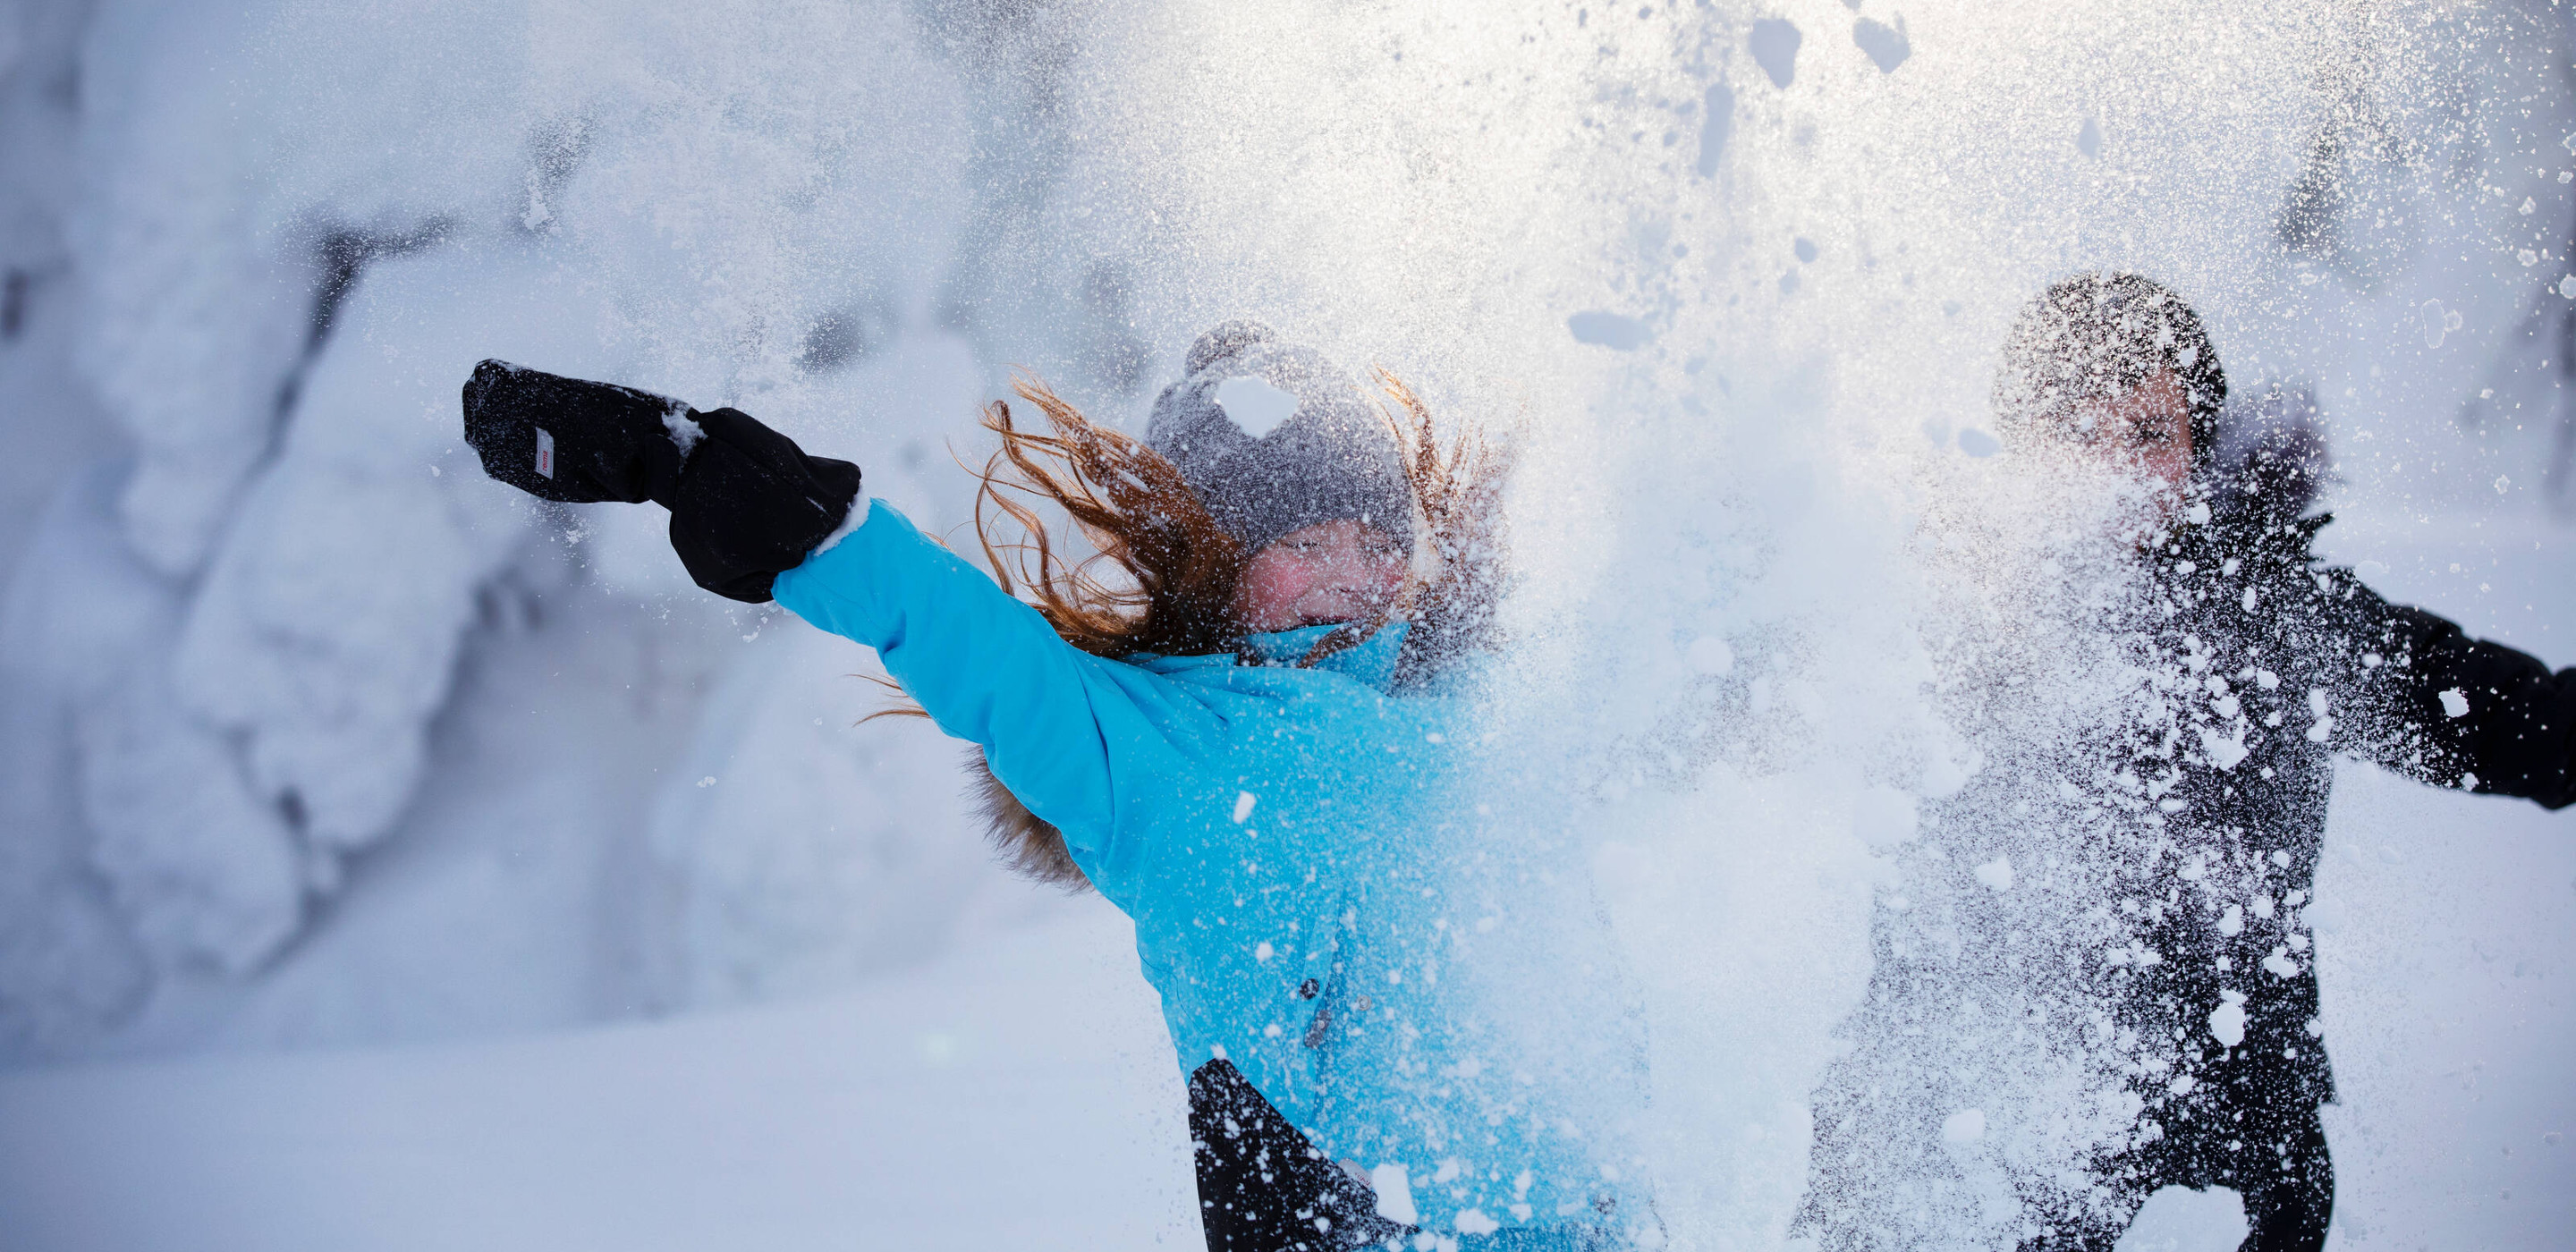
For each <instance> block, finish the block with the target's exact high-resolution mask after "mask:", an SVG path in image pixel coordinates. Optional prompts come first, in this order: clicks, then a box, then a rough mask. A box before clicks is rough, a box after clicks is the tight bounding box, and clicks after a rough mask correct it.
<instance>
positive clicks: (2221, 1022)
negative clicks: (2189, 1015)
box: [2209, 991, 2245, 1048]
mask: <svg viewBox="0 0 2576 1252" xmlns="http://www.w3.org/2000/svg"><path fill="white" fill-rule="evenodd" d="M2218 997H2219V999H2220V1000H2222V1001H2223V1003H2221V1004H2220V1005H2219V1006H2218V1007H2217V1008H2214V1009H2211V1010H2210V1011H2209V1033H2210V1034H2211V1035H2213V1036H2215V1037H2216V1038H2217V1040H2218V1041H2219V1042H2220V1043H2223V1044H2225V1045H2227V1046H2228V1047H2231V1048H2232V1047H2235V1046H2237V1045H2238V1044H2241V1043H2243V1042H2245V993H2244V992H2242V991H2221V992H2219V993H2218Z"/></svg>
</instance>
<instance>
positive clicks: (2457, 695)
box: [2442, 687, 2469, 717]
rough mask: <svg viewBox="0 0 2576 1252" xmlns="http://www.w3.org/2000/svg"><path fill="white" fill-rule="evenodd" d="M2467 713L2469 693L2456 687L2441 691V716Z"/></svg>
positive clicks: (2459, 715)
mask: <svg viewBox="0 0 2576 1252" xmlns="http://www.w3.org/2000/svg"><path fill="white" fill-rule="evenodd" d="M2468 715H2469V693H2467V692H2465V691H2462V690H2460V689H2459V688H2457V687H2453V688H2451V689H2450V690H2448V691H2445V692H2443V693H2442V716H2444V717H2467V716H2468Z"/></svg>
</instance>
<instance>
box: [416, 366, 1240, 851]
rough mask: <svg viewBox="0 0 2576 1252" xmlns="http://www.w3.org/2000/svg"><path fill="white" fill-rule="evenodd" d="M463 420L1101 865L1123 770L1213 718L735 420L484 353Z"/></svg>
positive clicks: (1147, 779) (849, 477)
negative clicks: (889, 707)
mask: <svg viewBox="0 0 2576 1252" xmlns="http://www.w3.org/2000/svg"><path fill="white" fill-rule="evenodd" d="M465 426H466V438H467V440H468V441H469V442H471V443H473V445H474V447H475V449H476V451H477V452H478V453H480V454H481V456H482V458H483V464H484V468H485V470H486V471H487V472H489V473H490V474H491V475H492V476H493V477H494V478H497V479H500V480H501V481H503V482H506V483H509V484H511V485H513V486H516V487H520V488H522V489H523V490H527V491H529V492H531V493H532V494H535V495H538V496H541V497H543V498H546V499H550V500H560V501H568V502H591V501H603V500H620V501H627V502H630V503H640V502H642V501H646V500H652V501H656V502H659V503H661V504H664V505H666V506H668V507H669V508H670V510H671V546H672V547H673V548H674V549H676V550H677V551H678V552H679V554H680V559H681V561H682V563H684V564H685V565H687V566H688V569H689V574H690V577H692V578H694V579H696V580H697V582H698V585H699V586H702V587H705V588H706V589H708V590H710V591H714V592H716V593H718V594H720V595H725V596H730V597H732V598H734V599H737V600H746V601H751V602H754V603H759V602H763V601H767V600H769V599H771V598H772V597H773V596H774V597H775V598H776V599H777V601H778V602H779V603H780V604H781V605H784V606H785V607H786V608H788V609H789V610H791V611H793V612H794V613H795V614H796V615H797V616H799V617H802V618H804V619H805V620H806V621H808V622H811V623H813V624H814V625H816V626H819V627H821V628H823V629H824V630H828V631H831V632H832V633H834V634H837V635H841V636H843V637H845V638H849V639H853V640H856V641H858V642H860V643H863V644H866V645H868V646H870V647H872V648H875V649H877V652H878V654H879V655H880V656H881V657H882V658H883V660H884V661H885V665H886V669H887V670H888V671H889V672H891V673H893V675H894V676H895V678H896V679H897V681H899V682H901V683H902V684H903V687H904V690H905V691H906V692H907V693H909V694H910V695H911V696H912V697H913V698H914V699H916V700H918V701H920V702H921V706H922V708H923V709H924V710H925V711H927V712H928V713H929V714H930V716H931V718H932V720H933V721H935V722H937V723H938V724H939V726H940V728H941V729H942V730H945V731H947V732H948V733H949V734H951V735H954V736H956V737H958V738H960V739H966V740H969V741H972V742H974V743H977V744H980V745H982V746H983V748H984V750H985V756H986V759H987V760H988V761H989V762H990V764H991V765H992V768H993V773H994V775H995V776H996V777H998V778H999V779H1000V780H1001V781H1002V782H1003V784H1004V785H1006V786H1008V787H1009V788H1010V789H1011V792H1012V794H1013V795H1015V796H1017V797H1018V798H1019V799H1020V801H1021V802H1022V803H1024V804H1026V805H1027V806H1028V807H1029V809H1030V810H1031V811H1032V812H1035V813H1036V814H1037V815H1038V816H1039V817H1041V818H1044V819H1045V820H1046V821H1048V822H1049V823H1051V824H1053V825H1054V826H1056V827H1057V828H1058V829H1059V830H1061V831H1062V832H1063V833H1064V836H1065V842H1066V843H1067V844H1068V845H1069V846H1070V847H1072V848H1074V849H1076V850H1078V851H1082V852H1088V853H1093V854H1097V855H1103V856H1105V855H1108V854H1109V850H1108V844H1109V836H1110V832H1111V831H1112V830H1113V829H1114V828H1115V826H1116V825H1117V819H1118V817H1119V815H1120V812H1121V810H1122V808H1123V807H1124V806H1125V805H1126V804H1128V803H1130V802H1132V800H1133V798H1134V797H1133V796H1132V795H1130V794H1129V793H1130V792H1132V791H1133V790H1134V788H1136V787H1140V786H1143V787H1150V786H1151V785H1152V780H1153V778H1154V777H1156V776H1158V775H1159V776H1168V775H1169V773H1170V771H1160V770H1155V769H1151V768H1135V769H1126V770H1121V769H1120V768H1118V766H1119V763H1120V762H1121V761H1122V760H1123V761H1127V762H1128V763H1130V764H1131V765H1132V764H1137V763H1139V761H1140V758H1150V757H1152V756H1154V755H1156V754H1158V753H1168V752H1171V751H1175V750H1178V745H1179V744H1181V743H1184V742H1187V741H1189V740H1190V739H1191V738H1193V736H1191V735H1189V734H1186V733H1181V732H1184V731H1186V730H1187V729H1188V728H1189V727H1191V726H1192V725H1193V724H1196V723H1202V722H1212V721H1213V720H1214V716H1213V714H1211V713H1210V712H1209V711H1208V710H1206V709H1205V708H1203V707H1200V706H1198V705H1197V704H1196V703H1194V702H1192V701H1190V700H1189V699H1187V698H1186V696H1185V695H1183V694H1182V693H1180V692H1178V691H1176V690H1174V689H1173V684H1171V683H1169V682H1167V681H1165V680H1163V679H1160V678H1158V677H1156V676H1154V675H1152V674H1149V673H1147V672H1145V671H1144V670H1141V669H1138V668H1136V667H1134V666H1130V665H1123V664H1119V663H1117V662H1114V661H1108V660H1103V659H1101V658H1098V657H1094V656H1091V655H1088V654H1086V653H1083V652H1081V651H1079V650H1077V649H1075V648H1073V647H1072V646H1070V645H1068V644H1066V643H1065V642H1064V641H1063V640H1062V639H1061V638H1059V637H1057V635H1056V633H1055V630H1054V628H1053V627H1051V626H1049V625H1048V624H1047V622H1046V619H1045V618H1043V617H1041V616H1039V614H1038V612H1037V610H1035V609H1033V608H1031V607H1029V606H1028V605H1026V604H1023V603H1021V602H1020V601H1018V600H1016V599H1013V598H1012V597H1011V596H1010V595H1008V594H1006V593H1005V592H1003V590H1002V589H1001V587H1000V586H998V585H996V584H995V583H994V582H993V580H992V579H990V578H988V577H986V576H984V574H982V573H981V572H979V571H977V570H976V569H975V568H973V567H972V566H970V565H968V564H967V563H966V562H964V561H962V560H960V559H958V557H957V556H956V555H955V554H954V553H951V552H949V551H948V550H947V549H946V548H943V547H941V546H939V545H938V544H936V543H933V542H932V541H931V540H930V539H928V538H927V537H925V536H923V535H922V534H921V532H920V531H918V530H916V529H914V528H913V525H912V523H911V522H909V521H907V520H906V519H905V518H904V517H903V515H901V514H900V513H897V512H895V511H894V510H893V509H891V508H888V507H886V506H885V505H883V504H872V503H871V502H868V501H864V500H861V499H859V497H858V490H859V469H858V467H857V466H855V465H852V464H850V463H848V462H846V461H836V460H832V459H830V458H827V457H816V456H810V455H808V454H806V453H805V452H804V451H803V450H802V449H800V448H798V447H797V446H796V444H795V442H794V441H793V440H790V439H789V438H787V437H786V436H785V435H781V434H779V433H778V432H776V431H774V430H771V429H769V428H768V427H766V426H763V425H761V424H760V423H759V422H758V421H755V420H753V419H752V418H751V417H749V416H748V415H745V414H743V413H739V412H736V411H735V410H732V409H718V410H715V411H714V412H711V413H700V412H696V411H694V410H691V409H689V408H688V407H687V406H686V405H683V404H680V403H679V402H677V401H674V400H667V399H664V398H662V397H659V396H654V395H651V394H649V393H646V392H640V391H633V390H630V389H627V388H623V387H615V386H612V385H609V384H605V383H590V382H582V381H579V380H576V379H568V378H559V377H556V376H555V375H551V374H545V373H542V372H540V371H536V370H528V369H522V368H519V367H516V366H508V365H504V364H502V363H500V362H497V361H487V362H485V363H484V364H483V366H482V367H480V368H478V369H477V370H476V371H475V374H474V381H473V382H470V383H468V384H466V388H465ZM854 510H855V512H854ZM853 522H854V523H855V525H845V523H853ZM844 531H846V533H842V532H844ZM836 535H837V536H838V537H837V538H835V536H836ZM827 540H830V541H831V542H828V543H827V542H826V541H827Z"/></svg>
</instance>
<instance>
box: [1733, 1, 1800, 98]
mask: <svg viewBox="0 0 2576 1252" xmlns="http://www.w3.org/2000/svg"><path fill="white" fill-rule="evenodd" d="M1804 40H1805V36H1802V35H1800V34H1799V33H1798V26H1797V23H1795V22H1791V21H1789V20H1788V19H1786V18H1778V17H1766V18H1763V19H1762V20H1760V21H1758V22H1755V23H1754V24H1753V29H1752V31H1751V32H1749V33H1748V34H1747V35H1746V36H1745V44H1746V46H1747V47H1748V48H1749V49H1750V50H1751V51H1752V53H1753V63H1754V64H1755V65H1759V66H1761V67H1762V72H1763V73H1765V74H1768V75H1770V77H1771V85H1772V86H1774V87H1783V88H1785V87H1787V86H1788V85H1789V84H1790V83H1791V82H1794V81H1796V79H1797V77H1798V45H1799V44H1800V43H1802V42H1804Z"/></svg>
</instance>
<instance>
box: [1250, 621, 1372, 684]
mask: <svg viewBox="0 0 2576 1252" xmlns="http://www.w3.org/2000/svg"><path fill="white" fill-rule="evenodd" d="M1410 626H1411V623H1409V622H1389V623H1387V624H1386V625H1385V626H1383V627H1381V628H1379V630H1378V632H1377V633H1376V634H1374V635H1371V636H1369V637H1368V640H1367V641H1366V642H1364V643H1361V644H1359V645H1357V646H1355V647H1349V648H1344V649H1342V650H1341V651H1339V652H1336V653H1334V654H1332V655H1331V656H1328V657H1325V658H1324V659H1322V660H1320V661H1317V662H1315V663H1314V664H1313V665H1311V666H1309V667H1307V668H1309V669H1319V670H1324V671H1327V672H1330V673H1335V674H1340V675H1342V676H1343V677H1345V678H1351V679H1356V680H1358V681H1360V682H1364V683H1367V684H1368V685H1369V686H1372V687H1375V688H1377V689H1378V690H1380V691H1384V690H1386V689H1387V685H1388V684H1390V683H1392V682H1394V681H1395V664H1396V662H1397V661H1398V660H1399V659H1401V658H1402V656H1403V654H1404V633H1405V631H1406V630H1407V629H1408V628H1409V627H1410ZM1339 629H1341V627H1339V626H1331V625H1326V626H1305V627H1300V628H1298V629H1296V630H1282V631H1274V632H1271V633H1269V634H1264V635H1247V636H1245V637H1244V640H1243V655H1244V656H1246V657H1259V658H1260V659H1261V661H1262V662H1263V663H1264V664H1268V665H1295V664H1296V663H1297V661H1298V658H1300V657H1303V656H1305V655H1306V654H1307V653H1308V652H1310V651H1313V650H1314V647H1315V645H1316V644H1317V643H1318V642H1320V641H1321V640H1322V639H1323V638H1324V636H1326V635H1329V634H1331V633H1333V632H1334V631H1336V630H1339Z"/></svg>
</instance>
